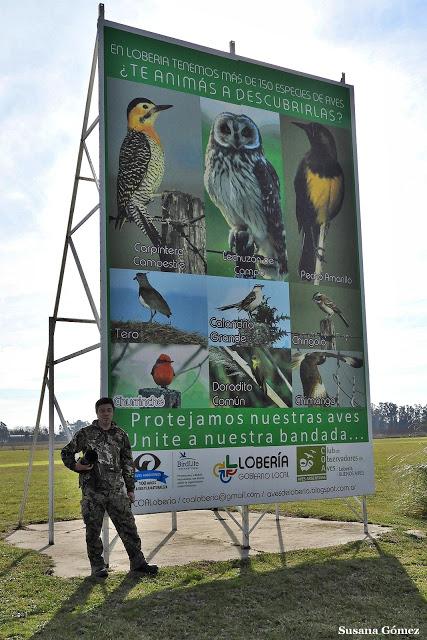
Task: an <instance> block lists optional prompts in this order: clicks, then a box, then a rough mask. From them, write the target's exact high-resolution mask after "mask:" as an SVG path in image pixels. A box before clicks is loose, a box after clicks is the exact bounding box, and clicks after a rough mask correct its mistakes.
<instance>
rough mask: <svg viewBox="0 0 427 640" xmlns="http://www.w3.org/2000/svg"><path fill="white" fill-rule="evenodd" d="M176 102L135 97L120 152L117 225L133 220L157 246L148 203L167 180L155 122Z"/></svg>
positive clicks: (129, 109)
mask: <svg viewBox="0 0 427 640" xmlns="http://www.w3.org/2000/svg"><path fill="white" fill-rule="evenodd" d="M172 106H173V105H171V104H154V102H152V101H151V100H149V99H148V98H135V99H134V100H132V101H131V102H130V103H129V106H128V108H127V128H128V132H127V134H126V137H125V139H124V140H123V143H122V146H121V148H120V156H119V172H118V176H117V218H116V224H115V226H116V229H121V228H122V227H123V224H124V223H125V222H126V221H129V222H131V221H132V222H134V223H135V224H136V225H137V227H138V228H139V229H141V231H143V232H144V233H145V234H147V236H148V237H149V238H150V240H151V241H152V243H153V244H154V245H156V246H158V245H159V244H160V237H159V234H158V231H157V229H156V228H155V227H154V225H153V223H152V222H151V220H149V218H148V217H147V206H148V204H149V203H150V202H151V200H152V199H153V195H154V194H155V193H156V192H157V189H158V188H159V186H160V183H161V182H162V180H163V175H164V165H165V160H164V153H163V147H162V143H161V140H160V137H159V134H158V133H157V131H156V129H155V123H156V120H157V118H158V115H159V113H160V112H162V111H165V110H166V109H170V108H171V107H172Z"/></svg>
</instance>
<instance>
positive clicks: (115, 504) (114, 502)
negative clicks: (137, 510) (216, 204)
mask: <svg viewBox="0 0 427 640" xmlns="http://www.w3.org/2000/svg"><path fill="white" fill-rule="evenodd" d="M80 504H81V508H82V516H83V521H84V523H85V525H86V546H87V555H88V558H89V561H90V564H91V567H92V569H99V568H100V567H103V566H104V558H103V551H104V548H103V545H102V540H101V537H100V534H101V529H102V522H103V519H104V514H105V512H107V513H108V515H109V516H110V518H111V520H112V522H113V524H114V526H115V527H116V530H117V533H118V534H119V536H120V538H121V540H122V542H123V545H124V547H125V549H126V551H127V554H128V556H129V560H130V568H131V569H136V568H137V567H139V566H140V565H141V564H142V563H143V562H145V558H144V554H143V553H142V551H141V538H140V537H139V535H138V531H137V529H136V524H135V518H134V515H133V513H132V509H131V507H130V502H129V498H128V497H127V495H126V494H124V493H122V492H118V491H114V492H106V491H103V492H95V491H93V490H90V489H86V490H85V492H84V493H83V497H82V501H81V503H80Z"/></svg>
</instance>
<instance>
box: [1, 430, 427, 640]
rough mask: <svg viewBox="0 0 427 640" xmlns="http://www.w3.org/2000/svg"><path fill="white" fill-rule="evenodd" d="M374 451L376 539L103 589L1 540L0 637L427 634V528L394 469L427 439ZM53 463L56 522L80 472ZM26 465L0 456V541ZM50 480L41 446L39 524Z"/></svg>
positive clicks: (332, 511)
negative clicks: (413, 513)
mask: <svg viewBox="0 0 427 640" xmlns="http://www.w3.org/2000/svg"><path fill="white" fill-rule="evenodd" d="M374 450H375V464H376V482H377V493H376V495H375V496H371V497H369V499H368V515H369V521H370V522H375V523H379V524H387V525H389V526H392V527H393V531H392V532H390V533H389V534H387V535H386V536H384V537H383V538H382V539H381V540H380V541H378V542H375V543H372V542H371V541H369V540H367V541H365V542H357V543H352V544H347V545H344V546H340V547H335V548H329V549H319V550H310V551H299V552H291V553H286V554H284V555H280V554H262V555H259V556H257V557H256V558H253V559H251V560H250V561H247V562H241V561H229V562H204V563H198V564H190V565H186V566H183V567H173V568H165V569H162V571H161V574H160V576H159V577H158V578H157V579H155V580H151V581H149V580H146V579H145V580H135V579H134V578H132V577H130V576H129V575H127V574H115V575H113V576H111V577H110V578H109V579H108V580H107V581H105V582H103V583H100V582H95V581H93V580H91V579H89V578H88V579H77V578H76V579H62V578H57V577H54V576H52V575H51V561H50V559H49V558H48V557H47V556H43V555H41V554H37V553H35V552H29V551H25V550H22V549H15V548H13V547H11V546H10V545H8V544H7V543H5V542H4V541H3V540H0V638H8V639H9V640H12V639H13V640H21V639H24V638H33V637H36V638H37V637H39V638H46V639H47V640H50V639H58V640H59V639H62V638H67V640H68V639H69V640H72V639H74V638H76V639H77V638H83V639H86V638H87V639H92V638H93V639H95V638H103V639H105V640H107V639H110V638H115V639H118V638H125V637H126V638H128V637H137V638H138V639H140V640H159V639H160V638H162V639H164V640H181V639H184V638H192V640H205V639H206V640H207V639H210V638H217V637H218V636H221V637H222V636H224V637H226V638H227V639H228V640H252V639H255V638H257V639H258V638H268V639H271V640H279V639H280V640H283V639H285V640H286V639H287V638H292V640H293V639H294V638H295V639H301V640H311V639H316V640H317V639H320V640H332V639H333V638H336V637H338V635H339V634H338V630H339V627H340V625H343V626H345V627H347V628H349V627H351V628H359V629H360V628H369V627H371V628H378V629H381V626H383V625H389V626H390V627H393V625H396V628H407V629H408V628H411V627H412V628H414V627H419V628H420V633H419V637H424V638H427V602H426V599H427V575H426V565H427V542H426V539H424V540H417V539H414V538H412V537H410V536H409V535H407V534H406V533H405V531H406V530H407V529H414V528H417V529H422V530H423V531H426V532H427V520H425V519H416V518H410V517H407V516H405V515H403V513H402V509H401V502H400V496H401V493H402V490H403V486H404V485H403V483H402V481H401V479H400V476H399V474H398V473H397V472H396V469H395V467H398V466H400V465H401V464H402V463H416V462H420V461H423V460H424V461H425V459H426V457H427V456H426V452H427V438H413V439H387V440H377V441H375V443H374ZM55 458H56V464H55V487H56V489H55V490H56V504H55V510H56V518H57V519H70V518H75V517H79V491H78V489H77V486H76V484H77V483H76V476H75V475H74V474H73V473H70V472H69V471H68V470H67V469H65V468H64V467H63V466H62V464H61V463H60V460H59V452H58V451H56V452H55ZM27 461H28V452H27V451H22V450H0V471H1V480H2V481H1V483H0V522H1V530H2V533H3V535H4V534H6V533H7V531H9V530H10V529H11V528H13V527H14V526H15V525H16V521H17V514H18V511H19V505H20V502H21V497H22V490H23V482H24V477H25V472H26V466H27ZM47 474H48V467H47V451H46V450H43V449H38V450H37V451H36V454H35V464H34V469H33V479H32V483H31V490H30V495H29V501H28V507H27V510H26V518H25V520H26V522H27V523H29V522H41V521H45V520H46V519H47ZM280 507H281V511H282V512H283V513H286V514H291V515H298V516H317V517H320V518H327V519H340V520H353V519H354V514H353V512H352V511H351V509H350V506H349V504H348V503H346V502H345V501H343V500H323V501H313V502H301V503H296V502H294V503H283V504H281V505H280ZM256 508H257V509H260V508H261V506H258V507H256ZM267 508H269V509H272V510H273V509H274V505H267ZM285 535H286V532H285ZM352 637H353V638H362V637H365V636H364V635H363V634H361V635H359V634H352ZM398 637H399V638H410V637H413V636H411V635H407V634H400V635H399V636H398Z"/></svg>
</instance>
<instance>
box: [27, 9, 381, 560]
mask: <svg viewBox="0 0 427 640" xmlns="http://www.w3.org/2000/svg"><path fill="white" fill-rule="evenodd" d="M104 25H107V26H110V27H122V28H123V27H124V26H125V25H121V24H118V23H114V22H110V21H106V20H104V5H103V4H100V5H99V12H98V29H97V36H96V40H95V47H94V52H93V57H92V64H91V71H90V76H89V84H88V90H87V96H86V104H85V110H84V116H83V125H82V132H81V137H80V141H79V150H78V155H77V162H76V171H75V175H74V183H73V191H72V197H71V204H70V210H69V215H68V223H67V230H66V235H65V242H64V249H63V254H62V260H61V266H60V271H59V279H58V285H57V291H56V297H55V303H54V310H53V314H52V316H50V317H49V341H48V350H47V356H46V362H45V367H44V373H43V377H42V386H41V392H40V398H39V405H38V411H37V418H36V424H35V428H34V432H33V443H32V447H31V449H30V455H29V463H28V467H27V472H26V476H25V481H24V491H23V497H22V501H21V504H20V509H19V516H18V528H20V527H22V526H23V520H24V513H25V507H26V504H27V501H28V493H29V486H30V480H31V474H32V467H33V460H34V451H35V447H36V444H37V436H38V433H39V430H40V420H41V413H42V410H43V405H44V399H45V392H46V387H47V388H48V391H49V394H48V395H49V517H48V522H49V529H48V544H49V545H53V544H54V521H55V520H54V457H53V456H54V414H55V409H56V412H57V415H58V417H59V419H60V422H61V424H62V426H63V428H64V430H65V431H66V432H67V431H68V433H69V429H68V425H67V421H66V420H65V418H64V415H63V413H62V411H61V408H60V405H59V403H58V400H57V398H56V395H55V378H54V367H55V365H58V364H60V363H62V362H65V361H67V360H70V359H72V358H75V357H78V356H81V355H84V354H85V353H88V352H90V351H93V350H96V349H99V348H101V379H100V392H101V395H105V394H106V391H107V390H106V370H107V364H106V353H107V352H106V349H105V344H106V341H107V327H106V326H105V320H104V319H105V317H106V293H105V292H106V287H105V280H106V268H105V265H106V255H105V247H106V243H105V242H103V240H104V237H103V236H105V226H103V225H100V246H101V278H102V279H103V281H102V282H101V305H100V314H99V313H98V310H97V307H96V304H95V301H94V298H93V296H92V293H91V290H90V286H89V283H88V281H87V279H86V276H85V273H84V270H83V267H82V264H81V262H80V259H79V256H78V253H77V250H76V247H75V244H74V242H73V239H72V236H73V234H74V233H75V232H76V231H77V230H78V229H80V228H81V227H82V226H83V225H84V223H85V222H87V221H88V220H89V219H90V218H91V217H92V216H93V214H95V213H96V212H97V211H100V212H102V211H103V207H105V202H104V198H105V190H104V188H103V187H104V184H103V179H104V167H101V166H100V169H101V170H100V175H99V177H98V176H97V174H96V170H95V165H94V163H93V161H92V158H91V156H90V153H89V149H88V147H87V144H86V140H87V139H88V137H89V136H90V135H91V133H92V132H93V131H94V130H95V129H96V127H97V126H100V125H101V124H102V122H101V116H100V114H101V113H102V112H103V100H104V87H103V86H102V84H101V81H100V80H101V77H102V72H103V68H102V66H103V57H102V56H100V55H99V51H100V48H101V46H102V35H101V36H100V34H102V33H103V29H102V27H103V26H104ZM126 30H127V31H130V32H133V33H137V34H140V35H145V36H147V37H154V38H157V39H161V40H164V41H167V42H171V43H175V44H179V45H189V46H191V47H192V48H194V49H197V50H200V51H204V52H206V53H210V54H214V55H219V56H222V57H225V58H229V59H239V60H240V61H244V62H249V63H256V64H260V65H262V66H266V67H268V68H274V69H277V70H280V71H288V72H291V73H296V72H295V71H291V70H288V69H286V68H283V67H279V66H275V65H271V64H266V63H265V62H260V61H257V60H252V59H249V58H244V57H240V56H237V55H236V53H235V42H234V41H233V40H232V41H230V43H229V46H230V53H227V52H224V51H218V50H215V49H209V48H206V47H203V46H201V45H195V44H193V43H186V42H184V41H181V40H176V39H174V38H168V37H166V36H160V35H159V34H154V33H151V32H146V31H143V30H140V29H134V28H132V27H126ZM97 68H98V89H99V91H98V96H99V105H98V107H99V108H98V115H97V116H96V117H95V119H94V120H93V122H91V124H89V113H90V107H91V104H92V95H93V89H94V83H95V76H96V72H97ZM298 75H301V76H304V77H307V78H311V79H316V80H322V81H327V82H329V83H331V84H337V85H339V84H346V83H345V74H344V73H343V74H342V78H341V81H333V80H330V79H325V78H321V77H318V76H313V75H310V74H305V73H300V72H298ZM346 86H347V87H349V89H350V91H351V96H352V100H351V114H352V121H353V129H352V141H353V160H354V171H355V187H356V189H355V193H356V212H357V226H358V240H359V270H360V282H361V301H362V309H363V314H362V317H363V327H364V336H363V338H364V347H365V353H366V354H367V341H366V318H365V313H364V310H365V304H364V282H363V264H362V250H361V229H360V210H359V192H358V175H357V162H356V161H357V151H356V137H355V130H354V127H355V123H354V99H353V93H354V90H353V87H352V86H351V85H347V84H346ZM99 141H100V142H99V161H100V163H101V160H102V158H103V157H104V156H103V151H104V146H105V140H104V128H103V127H100V136H99ZM84 157H86V159H87V162H88V165H89V167H90V171H91V174H92V176H91V177H87V176H82V175H81V170H82V162H83V158H84ZM81 181H86V182H90V183H93V184H94V185H95V186H96V188H97V192H98V196H99V201H98V203H97V204H96V205H95V206H94V207H93V208H92V209H91V210H90V211H89V212H88V213H87V214H86V215H85V216H84V217H83V218H82V219H81V220H80V221H79V222H78V223H77V224H75V225H74V226H73V218H74V213H75V205H76V199H77V193H78V188H79V185H80V182H81ZM69 249H70V251H71V253H72V255H73V258H74V261H75V264H76V267H77V270H78V272H79V275H80V279H81V281H82V285H83V288H84V291H85V293H86V296H87V299H88V302H89V305H90V307H91V310H92V313H93V318H92V319H87V318H68V317H60V316H58V309H59V303H60V299H61V293H62V285H63V280H64V274H65V268H66V262H67V257H68V250H69ZM103 293H104V295H103ZM57 322H67V323H81V324H96V325H97V327H98V329H99V331H100V342H98V343H96V344H92V345H90V346H88V347H86V348H84V349H81V350H79V351H75V352H73V353H70V354H68V355H66V356H63V357H61V358H58V359H55V348H54V343H55V327H56V323H57ZM366 390H367V410H368V428H369V434H370V435H372V419H371V408H370V396H369V370H368V358H366ZM351 498H352V499H353V500H355V501H356V503H357V504H358V505H359V507H360V508H361V514H360V512H358V511H357V510H356V509H355V507H354V505H353V504H352V503H351V501H350V499H349V498H342V499H343V500H345V502H346V503H347V505H348V506H349V508H350V509H351V510H352V511H353V513H355V515H356V516H357V517H358V518H360V517H361V518H362V522H363V528H364V533H365V534H366V535H367V536H369V529H368V513H367V501H366V496H361V497H359V496H351ZM272 504H274V503H272ZM249 506H250V505H244V506H236V507H235V508H237V510H238V512H239V513H240V515H241V521H240V522H239V520H238V519H237V518H236V517H235V515H234V514H233V513H232V512H230V509H229V508H225V509H223V510H224V511H225V512H226V513H227V514H228V516H229V517H230V519H231V520H232V521H233V522H234V524H235V525H236V527H237V528H238V529H239V530H240V531H241V534H242V544H241V548H242V549H249V548H250V533H251V532H252V531H253V530H254V529H255V528H256V526H257V525H258V524H259V523H260V522H261V520H262V519H263V517H264V516H265V515H266V513H270V511H264V512H261V514H260V515H259V517H258V518H257V520H256V521H255V523H254V524H253V525H252V527H250V524H249ZM218 511H219V509H213V512H214V516H215V517H218V515H217V512H218ZM275 514H276V521H279V518H280V513H279V506H278V504H277V503H276V504H275ZM171 516H172V526H171V530H172V531H176V530H177V512H176V511H172V512H171ZM108 521H109V518H108V515H107V514H106V516H105V518H104V525H103V534H102V535H103V543H104V557H105V561H106V564H108V559H109V552H110V551H111V549H112V547H113V546H114V544H115V542H116V540H117V538H118V536H117V535H116V536H115V538H114V539H113V540H112V542H111V543H110V542H109V528H108Z"/></svg>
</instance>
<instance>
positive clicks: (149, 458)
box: [133, 453, 169, 484]
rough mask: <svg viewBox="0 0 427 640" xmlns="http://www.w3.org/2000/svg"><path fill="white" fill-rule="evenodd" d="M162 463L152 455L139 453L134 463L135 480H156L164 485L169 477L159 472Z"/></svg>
mask: <svg viewBox="0 0 427 640" xmlns="http://www.w3.org/2000/svg"><path fill="white" fill-rule="evenodd" d="M161 463H162V461H161V460H160V458H159V457H158V456H156V455H155V454H154V453H141V455H140V456H138V457H137V458H136V459H135V461H134V463H133V464H134V467H135V480H157V482H162V483H163V484H166V480H167V479H168V477H169V476H167V475H166V474H165V472H164V471H159V470H158V469H159V467H160V465H161Z"/></svg>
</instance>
